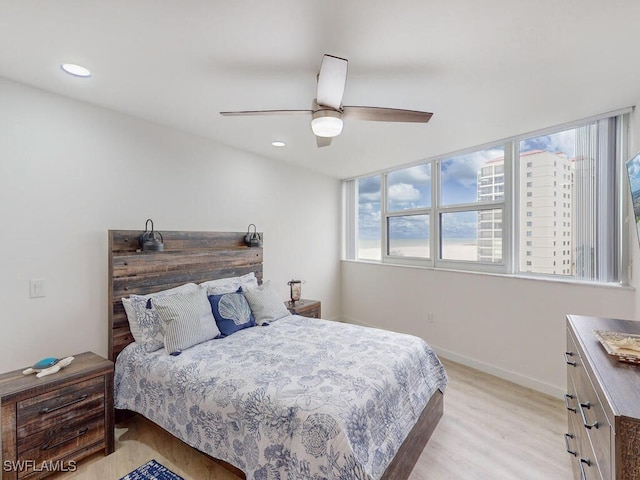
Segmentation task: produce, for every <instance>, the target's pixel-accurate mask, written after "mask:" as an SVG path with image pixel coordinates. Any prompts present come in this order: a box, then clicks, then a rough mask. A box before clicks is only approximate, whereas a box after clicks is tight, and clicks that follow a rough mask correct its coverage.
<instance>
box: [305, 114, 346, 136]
mask: <svg viewBox="0 0 640 480" xmlns="http://www.w3.org/2000/svg"><path fill="white" fill-rule="evenodd" d="M311 130H313V134H314V135H316V136H317V137H337V136H338V135H340V133H342V118H340V112H336V111H335V110H318V111H317V112H313V116H312V119H311Z"/></svg>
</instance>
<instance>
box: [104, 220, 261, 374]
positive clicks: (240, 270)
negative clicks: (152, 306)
mask: <svg viewBox="0 0 640 480" xmlns="http://www.w3.org/2000/svg"><path fill="white" fill-rule="evenodd" d="M142 233H143V232H142V231H137V230H109V359H110V360H113V361H115V359H116V357H117V356H118V354H119V353H120V352H121V351H122V349H123V348H124V347H126V346H127V345H128V344H129V343H131V342H133V337H132V335H131V331H130V330H129V322H128V320H127V315H126V313H125V311H124V307H123V306H122V301H121V299H122V297H127V296H129V295H131V294H132V293H133V294H137V295H145V294H147V293H153V292H158V291H160V290H166V289H167V288H172V287H177V286H179V285H182V284H184V283H189V282H194V283H200V282H204V281H207V280H214V279H217V278H225V277H235V276H240V275H244V274H245V273H249V272H255V274H256V277H257V278H258V281H259V282H261V281H262V259H263V256H262V247H247V246H246V245H245V243H244V236H245V235H246V232H161V233H162V236H163V239H164V251H162V252H142V251H141V248H140V241H139V237H140V235H142Z"/></svg>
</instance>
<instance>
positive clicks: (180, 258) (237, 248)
mask: <svg viewBox="0 0 640 480" xmlns="http://www.w3.org/2000/svg"><path fill="white" fill-rule="evenodd" d="M142 233H143V232H142V231H135V230H109V359H110V360H113V361H115V360H116V358H117V356H118V354H119V353H120V352H121V351H122V350H123V349H124V348H125V347H126V346H127V345H128V344H129V343H131V342H133V336H132V335H131V331H130V330H129V322H128V320H127V316H126V313H125V311H124V307H123V306H122V301H121V299H122V297H127V296H129V295H131V294H132V293H133V294H138V295H145V294H148V293H153V292H157V291H160V290H165V289H167V288H172V287H177V286H179V285H182V284H184V283H188V282H194V283H200V282H204V281H207V280H214V279H217V278H225V277H235V276H240V275H244V274H245V273H250V272H254V273H255V274H256V277H257V278H258V281H259V282H261V281H262V262H263V249H262V247H247V246H246V245H245V243H244V236H245V235H246V232H178V231H172V232H162V236H163V239H164V250H163V251H162V252H142V251H141V249H140V241H139V238H140V235H142ZM263 238H264V237H263ZM443 398H444V395H443V393H442V392H441V391H440V390H438V391H436V392H435V393H434V395H433V396H432V397H431V400H429V403H428V404H427V406H426V407H425V408H424V410H423V411H422V414H421V415H420V417H419V419H418V421H417V423H416V425H415V426H414V427H413V429H412V430H411V432H409V435H408V436H407V438H406V439H405V441H404V442H403V444H402V446H401V447H400V450H399V451H398V453H397V454H396V456H395V457H394V459H393V460H392V462H391V463H390V464H389V467H388V468H387V470H386V471H385V473H384V475H383V476H382V480H392V479H393V480H401V479H406V478H408V477H409V474H410V473H411V471H412V470H413V467H414V465H415V464H416V462H417V461H418V458H419V457H420V453H422V450H424V447H425V445H426V444H427V442H428V440H429V438H430V437H431V434H432V433H433V430H434V429H435V427H436V425H437V424H438V421H439V420H440V418H441V417H442V414H443V405H444V402H443ZM214 460H215V461H216V462H218V463H220V464H221V465H223V466H225V467H226V468H228V469H229V470H231V471H232V472H233V473H235V474H236V475H238V476H240V477H241V478H246V477H245V475H244V473H243V472H241V471H240V470H239V469H238V468H236V467H234V466H232V465H229V464H228V463H226V462H222V461H220V460H217V459H214Z"/></svg>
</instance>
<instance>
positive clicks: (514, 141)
mask: <svg viewBox="0 0 640 480" xmlns="http://www.w3.org/2000/svg"><path fill="white" fill-rule="evenodd" d="M631 111H632V109H631V108H627V109H621V110H618V111H615V112H609V113H606V114H602V115H598V116H594V117H590V118H586V119H582V120H578V121H574V122H568V123H565V124H561V125H556V126H554V127H549V128H545V129H541V130H538V131H534V132H530V133H526V134H522V135H518V136H514V137H511V138H508V139H504V140H501V141H497V142H492V143H488V144H484V145H481V146H476V147H472V148H467V149H464V150H460V151H457V152H453V153H451V154H447V155H439V156H437V157H432V158H429V159H425V160H422V161H419V162H413V163H410V164H405V165H400V166H397V167H394V168H392V169H387V170H384V171H379V172H372V173H370V174H365V175H361V176H358V177H353V178H350V179H345V180H343V183H344V184H345V185H347V184H349V182H352V183H355V185H356V187H355V188H349V187H348V186H347V187H345V188H344V190H343V191H344V194H345V195H346V196H349V195H354V194H355V198H352V199H351V200H347V201H344V202H343V205H345V206H346V208H347V209H348V208H356V209H357V208H358V196H357V190H358V188H357V182H358V180H360V179H364V178H368V177H372V176H375V175H380V249H381V252H380V260H371V259H361V258H358V257H359V255H358V239H357V235H358V225H357V221H358V211H357V210H355V212H353V213H351V214H349V213H348V212H347V213H346V214H345V217H344V218H345V224H344V231H345V235H344V236H343V239H344V244H343V246H344V247H345V248H343V252H345V256H344V258H345V259H347V260H353V261H358V262H373V263H388V264H394V265H408V266H419V267H424V268H434V269H447V270H459V271H470V272H481V273H482V272H485V273H495V274H506V275H511V276H515V277H525V278H535V279H543V280H553V281H562V282H569V283H591V284H606V285H611V284H622V285H627V284H628V282H629V278H628V273H627V271H628V268H627V267H628V264H629V251H628V250H629V238H628V237H629V235H628V231H629V227H628V222H627V221H625V219H627V218H628V215H629V205H628V202H626V201H625V200H626V195H625V193H626V192H627V190H628V188H629V187H628V181H627V178H626V171H625V162H626V160H627V159H628V154H627V152H628V125H629V113H630V112H631ZM606 118H615V119H616V122H615V135H614V137H615V140H613V142H614V143H615V154H614V158H615V162H616V165H615V178H614V183H615V186H616V188H617V190H618V191H617V192H616V194H615V196H614V198H613V200H612V201H611V202H610V207H611V208H612V209H613V210H615V216H616V222H615V223H616V225H615V229H616V237H615V243H616V245H615V247H616V248H617V252H616V253H615V256H616V258H615V260H616V263H617V278H616V279H615V280H614V281H610V282H609V281H600V280H597V279H594V280H583V279H577V278H574V277H573V276H566V275H564V274H562V275H561V274H547V273H534V272H524V271H520V266H519V265H520V253H523V252H519V248H521V245H520V243H521V242H520V238H519V237H520V233H521V232H520V230H521V229H522V228H523V226H524V222H526V220H527V218H526V217H525V216H524V215H525V212H526V207H525V205H526V203H527V201H528V198H523V199H520V183H521V181H522V179H521V178H520V175H521V173H522V174H524V172H520V167H521V161H519V158H520V153H519V145H520V141H521V140H525V139H530V138H535V137H537V136H543V135H547V134H553V133H557V132H561V131H563V130H567V129H571V128H577V127H579V126H581V125H583V124H585V123H589V122H593V121H597V120H602V119H606ZM500 146H504V163H503V168H504V172H503V175H504V195H503V199H502V200H493V201H482V202H480V201H478V202H473V203H464V204H455V205H442V204H441V203H442V202H441V198H442V191H441V189H442V183H441V180H442V179H441V173H442V169H441V167H442V162H443V161H446V160H448V159H451V158H455V157H457V156H462V155H466V154H470V153H474V152H480V151H483V150H487V149H492V148H496V147H500ZM516 160H518V161H516ZM424 164H430V168H431V202H430V206H429V207H424V208H413V209H404V210H394V211H389V201H388V187H389V185H388V175H389V174H391V173H392V172H396V171H399V170H402V169H407V168H412V167H415V166H419V165H424ZM523 168H525V167H524V166H523ZM494 174H495V172H494ZM525 181H526V180H525ZM478 187H480V183H478ZM521 200H522V203H523V204H524V205H520V201H521ZM496 209H498V210H500V209H501V210H502V232H501V233H502V235H501V236H502V260H501V261H500V262H482V261H479V260H477V261H473V260H451V259H442V258H441V256H442V253H441V252H442V237H441V235H442V215H443V214H446V213H456V212H477V213H478V214H480V213H481V212H482V211H488V210H496ZM519 212H520V213H519ZM410 215H427V216H428V219H429V257H428V258H424V257H407V256H398V255H390V254H389V253H388V252H389V237H388V235H389V231H388V230H389V229H388V222H389V218H392V217H399V216H410ZM518 217H520V218H518ZM349 219H351V222H352V224H355V225H349V223H348V222H349V221H350V220H349ZM568 221H571V222H573V219H570V220H568ZM524 230H526V229H524ZM524 230H523V232H522V233H523V234H524V233H525V232H524ZM476 238H477V240H478V241H480V239H481V235H480V232H479V231H478V233H477V237H476ZM350 242H351V243H353V246H352V248H351V249H350V248H349V243H350ZM480 247H481V245H480V244H478V248H480ZM354 249H355V251H354ZM350 252H351V253H350Z"/></svg>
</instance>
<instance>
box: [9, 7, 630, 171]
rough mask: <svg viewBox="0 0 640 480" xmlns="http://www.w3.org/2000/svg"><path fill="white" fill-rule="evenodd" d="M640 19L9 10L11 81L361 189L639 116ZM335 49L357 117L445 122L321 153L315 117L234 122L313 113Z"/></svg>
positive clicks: (331, 11)
mask: <svg viewBox="0 0 640 480" xmlns="http://www.w3.org/2000/svg"><path fill="white" fill-rule="evenodd" d="M639 19H640V1H638V0H607V1H604V0H485V1H478V0H413V1H406V0H405V1H390V0H386V1H382V0H368V1H365V0H351V1H347V0H321V1H320V0H277V1H272V0H270V1H266V0H260V1H258V0H252V1H243V0H225V1H222V0H183V1H177V0H176V1H169V0H131V1H124V0H114V1H104V0H103V1H98V0H56V1H42V0H0V76H3V77H6V78H9V79H12V80H15V81H18V82H22V83H25V84H28V85H31V86H35V87H38V88H41V89H44V90H48V91H51V92H55V93H58V94H61V95H65V96H67V97H71V98H75V99H78V100H82V101H86V102H89V103H92V104H95V105H99V106H103V107H106V108H110V109H113V110H117V111H120V112H124V113H127V114H130V115H133V116H136V117H140V118H143V119H147V120H150V121H152V122H156V123H159V124H164V125H168V126H170V127H174V128H176V129H179V130H182V131H185V132H190V133H193V134H196V135H201V136H203V137H207V138H210V139H213V140H216V141H219V142H221V143H224V144H227V145H231V146H234V147H237V148H240V149H244V150H247V151H250V152H254V153H257V154H259V155H263V156H266V157H271V158H275V159H280V160H284V161H287V162H291V163H294V164H297V165H300V166H303V167H306V168H311V169H314V170H316V171H319V172H323V173H325V174H328V175H331V176H335V177H338V178H346V177H350V176H355V175H359V174H363V173H368V172H372V171H375V170H379V169H382V168H385V167H389V166H392V165H399V164H405V163H410V162H414V161H417V160H420V159H423V158H429V157H432V156H435V155H438V154H443V153H447V152H452V151H455V150H459V149H462V148H467V147H471V146H474V145H479V144H483V143H486V142H490V141H493V140H498V139H501V138H505V137H508V136H512V135H516V134H520V133H525V132H529V131H532V130H535V129H539V128H544V127H548V126H552V125H556V124H560V123H564V122H567V121H572V120H576V119H579V118H584V117H588V116H591V115H597V114H600V113H604V112H608V111H611V110H615V109H618V108H623V107H627V106H631V105H634V104H635V103H636V101H637V100H638V99H640V57H638V54H637V50H638V48H637V46H638V43H640V32H639V31H638V21H639ZM324 53H329V54H333V55H337V56H341V57H344V58H347V59H348V60H349V75H348V79H347V86H346V90H345V95H344V104H345V105H371V106H383V107H395V108H407V109H414V110H426V111H431V112H433V113H434V116H433V118H432V119H431V121H430V122H429V123H428V124H426V125H424V124H389V123H379V122H358V121H352V122H347V123H346V124H345V127H344V131H343V134H342V135H341V136H339V137H338V138H336V139H334V141H333V144H332V145H331V146H330V147H326V148H322V149H318V148H317V147H316V143H315V138H314V136H313V134H312V133H311V129H310V118H307V117H304V116H270V117H222V116H220V115H219V113H218V112H220V111H225V110H247V109H250V110H254V109H255V110H257V109H279V108H282V109H307V108H310V106H311V101H312V99H313V98H314V96H315V87H316V74H317V72H318V68H319V66H320V61H321V59H322V55H323V54H324ZM63 62H72V63H79V64H82V65H85V66H87V67H89V68H90V69H91V70H92V71H93V76H92V77H91V78H90V79H78V78H74V77H71V76H69V75H65V74H63V73H62V72H61V70H60V68H59V65H60V64H61V63H63ZM0 108H2V107H1V106H0ZM275 139H278V140H284V141H285V142H287V146H286V147H285V148H280V149H277V148H274V147H272V146H271V141H272V140H275ZM179 160H180V159H176V161H179Z"/></svg>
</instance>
